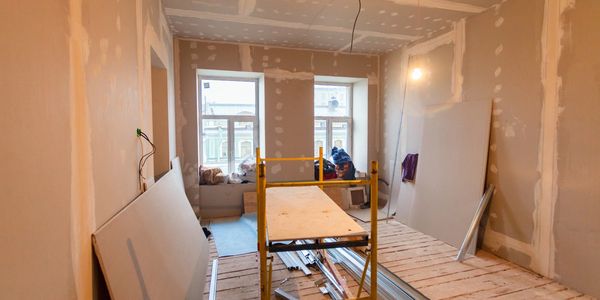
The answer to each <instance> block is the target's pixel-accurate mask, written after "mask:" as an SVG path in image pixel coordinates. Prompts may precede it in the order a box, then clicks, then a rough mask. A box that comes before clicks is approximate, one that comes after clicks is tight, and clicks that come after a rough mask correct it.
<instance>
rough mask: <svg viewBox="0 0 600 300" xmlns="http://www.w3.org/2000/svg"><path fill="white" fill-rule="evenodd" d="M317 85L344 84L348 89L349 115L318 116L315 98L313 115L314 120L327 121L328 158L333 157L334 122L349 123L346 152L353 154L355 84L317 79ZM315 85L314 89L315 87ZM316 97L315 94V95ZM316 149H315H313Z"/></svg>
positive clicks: (315, 84) (326, 142)
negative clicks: (315, 111)
mask: <svg viewBox="0 0 600 300" xmlns="http://www.w3.org/2000/svg"><path fill="white" fill-rule="evenodd" d="M317 85H328V86H342V87H345V88H346V90H347V91H348V115H347V116H344V117H341V116H317V115H316V114H315V113H314V106H315V104H314V99H313V115H314V121H325V126H326V129H325V137H326V138H325V140H326V141H325V145H324V149H325V151H324V152H325V153H324V154H325V157H326V158H330V157H331V149H332V148H333V123H334V122H340V123H343V122H345V123H347V124H348V133H347V134H346V139H347V141H348V147H347V149H344V150H346V153H348V155H350V156H352V116H353V110H352V103H353V96H354V95H353V93H352V91H353V86H354V84H352V83H343V82H328V81H315V83H314V86H317ZM314 86H313V89H314ZM313 98H314V96H313ZM314 121H313V126H314ZM313 134H314V129H313ZM314 146H315V139H314V138H313V147H314ZM313 151H315V150H313Z"/></svg>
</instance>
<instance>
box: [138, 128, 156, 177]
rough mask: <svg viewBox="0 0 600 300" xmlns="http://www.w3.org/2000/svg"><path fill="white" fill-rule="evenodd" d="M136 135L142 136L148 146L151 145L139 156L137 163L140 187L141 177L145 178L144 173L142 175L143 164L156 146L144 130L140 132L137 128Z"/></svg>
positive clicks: (154, 150) (154, 151)
mask: <svg viewBox="0 0 600 300" xmlns="http://www.w3.org/2000/svg"><path fill="white" fill-rule="evenodd" d="M138 137H142V138H143V139H145V140H146V141H147V142H148V143H149V144H150V146H152V150H151V151H150V152H148V153H146V154H143V155H142V157H141V158H140V161H139V163H138V181H139V183H140V187H142V188H143V182H142V180H143V179H146V177H144V175H142V170H143V169H144V165H146V162H147V161H148V159H149V158H150V157H151V156H152V155H153V154H154V153H156V146H155V145H154V144H153V143H152V142H151V141H150V138H149V137H148V135H146V134H145V133H144V132H142V131H141V130H139V129H138Z"/></svg>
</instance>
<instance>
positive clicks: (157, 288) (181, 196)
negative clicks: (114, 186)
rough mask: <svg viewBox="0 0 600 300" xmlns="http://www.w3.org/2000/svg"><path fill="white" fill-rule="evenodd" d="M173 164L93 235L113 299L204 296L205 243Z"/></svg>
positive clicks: (195, 297) (206, 251) (179, 175)
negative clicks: (164, 173)
mask: <svg viewBox="0 0 600 300" xmlns="http://www.w3.org/2000/svg"><path fill="white" fill-rule="evenodd" d="M181 182H182V181H181V171H180V169H179V168H178V167H175V168H174V169H172V170H171V171H169V172H168V173H167V174H166V175H164V176H163V177H162V178H161V179H160V180H159V181H158V182H156V183H155V184H154V185H152V186H151V187H150V189H148V191H146V192H145V193H143V194H142V195H141V196H139V197H138V198H137V199H135V200H134V201H133V202H132V203H130V204H129V205H127V206H126V207H125V208H124V209H123V210H122V211H121V212H119V213H118V214H117V215H116V216H114V217H113V218H112V219H111V220H109V221H108V222H107V223H106V224H105V225H103V226H102V227H101V228H100V229H98V231H96V232H95V233H94V234H93V243H94V248H95V250H96V254H97V256H98V259H99V261H100V265H101V268H102V272H103V273H104V277H105V279H106V282H107V285H108V289H109V292H110V295H111V298H112V299H117V300H118V299H202V295H203V290H204V284H205V279H206V270H207V269H206V268H207V264H208V254H209V249H208V242H207V240H206V238H205V236H204V233H203V232H202V227H201V226H200V224H199V222H198V219H196V216H195V214H194V212H193V210H192V207H191V206H190V203H189V202H188V199H187V197H186V195H185V192H184V189H183V185H182V184H181Z"/></svg>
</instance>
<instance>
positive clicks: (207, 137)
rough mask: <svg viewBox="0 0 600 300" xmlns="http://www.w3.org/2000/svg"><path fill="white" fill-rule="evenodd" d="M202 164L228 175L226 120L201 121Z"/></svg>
mask: <svg viewBox="0 0 600 300" xmlns="http://www.w3.org/2000/svg"><path fill="white" fill-rule="evenodd" d="M202 164H203V165H205V166H209V167H219V168H221V170H223V172H224V173H229V166H228V153H227V120H221V119H219V120H216V119H205V120H202Z"/></svg>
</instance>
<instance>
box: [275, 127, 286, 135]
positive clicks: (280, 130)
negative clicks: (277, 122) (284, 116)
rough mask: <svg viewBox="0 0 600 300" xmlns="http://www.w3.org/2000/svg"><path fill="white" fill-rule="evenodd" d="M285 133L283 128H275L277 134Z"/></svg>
mask: <svg viewBox="0 0 600 300" xmlns="http://www.w3.org/2000/svg"><path fill="white" fill-rule="evenodd" d="M283 132H284V130H283V127H275V133H277V134H282V133H283Z"/></svg>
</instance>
